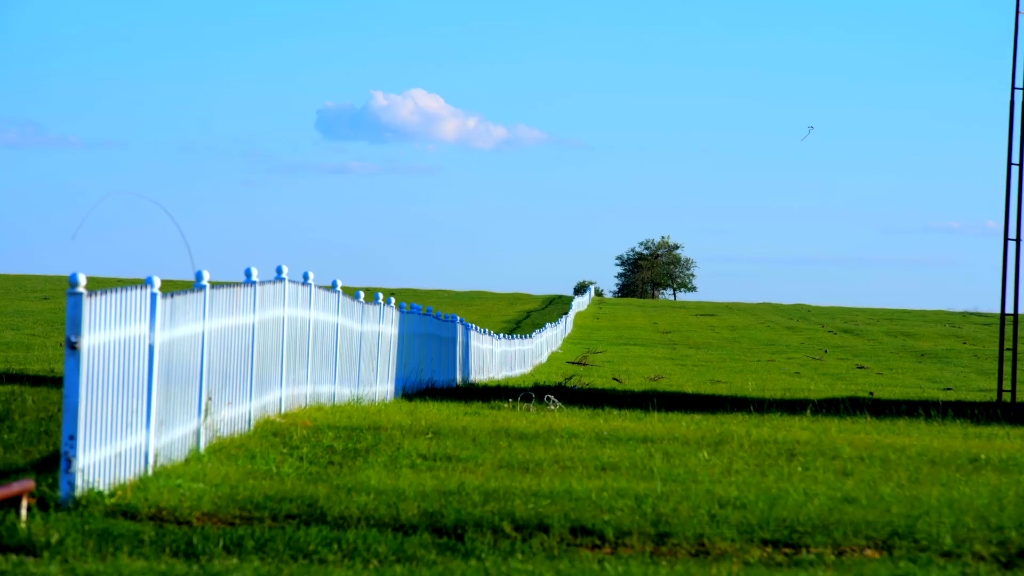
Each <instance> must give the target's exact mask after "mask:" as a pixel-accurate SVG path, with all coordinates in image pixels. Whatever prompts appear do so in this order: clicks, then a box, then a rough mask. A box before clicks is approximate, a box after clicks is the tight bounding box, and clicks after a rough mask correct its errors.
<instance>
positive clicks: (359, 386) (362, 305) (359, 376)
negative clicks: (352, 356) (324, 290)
mask: <svg viewBox="0 0 1024 576" xmlns="http://www.w3.org/2000/svg"><path fill="white" fill-rule="evenodd" d="M363 297H364V294H363V291H362V290H356V301H357V302H359V352H358V353H357V354H356V366H357V367H356V398H358V399H359V401H360V402H362V400H363V321H364V320H366V302H364V301H363Z"/></svg>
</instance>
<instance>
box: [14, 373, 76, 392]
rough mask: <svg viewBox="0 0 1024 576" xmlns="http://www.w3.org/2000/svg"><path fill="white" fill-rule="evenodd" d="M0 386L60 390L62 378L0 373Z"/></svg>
mask: <svg viewBox="0 0 1024 576" xmlns="http://www.w3.org/2000/svg"><path fill="white" fill-rule="evenodd" d="M0 385H18V386H41V387H48V388H60V387H62V386H64V377H63V376H40V375H39V374H19V373H17V372H0Z"/></svg>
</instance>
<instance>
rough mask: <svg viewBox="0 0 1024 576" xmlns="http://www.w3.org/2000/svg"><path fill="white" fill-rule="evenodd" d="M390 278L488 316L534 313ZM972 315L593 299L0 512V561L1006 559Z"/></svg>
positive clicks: (1018, 515) (1021, 511) (967, 563)
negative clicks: (394, 397) (56, 505)
mask: <svg viewBox="0 0 1024 576" xmlns="http://www.w3.org/2000/svg"><path fill="white" fill-rule="evenodd" d="M29 280H31V278H29ZM20 281H23V280H21V279H18V278H13V279H12V278H11V277H6V278H5V277H0V282H7V284H0V307H4V306H6V307H7V308H6V309H7V310H14V309H17V311H18V314H20V316H18V318H19V319H18V322H20V323H22V324H25V325H33V324H34V323H35V324H38V326H39V327H38V328H35V329H34V330H35V331H36V332H35V333H36V336H33V337H37V338H38V340H37V341H38V342H40V343H45V342H48V341H49V340H48V338H50V337H51V336H52V334H50V333H49V332H47V330H51V329H48V328H44V327H45V325H47V323H46V321H44V320H43V318H44V317H45V316H46V315H47V314H52V315H55V316H54V317H55V318H58V321H57V322H56V326H57V328H58V329H59V328H60V320H59V319H60V318H61V312H60V308H61V307H62V299H61V298H60V297H59V296H58V297H57V298H56V299H53V298H51V300H46V301H43V300H41V297H39V298H38V300H39V301H38V302H35V303H34V304H32V306H33V308H32V309H31V310H27V309H26V306H27V305H25V306H22V305H12V304H10V303H9V302H5V301H4V300H5V299H10V298H11V296H10V295H11V293H12V291H18V290H15V288H16V287H17V284H18V282H20ZM58 288H59V287H58ZM382 291H383V292H385V294H388V291H384V290H382ZM395 292H396V297H398V295H397V292H400V291H395ZM413 296H414V297H408V298H406V299H408V300H416V301H418V302H420V303H423V304H432V303H435V302H440V298H441V297H444V298H450V299H451V300H449V301H448V302H451V303H450V304H446V303H438V304H437V305H438V306H439V307H441V309H442V310H445V309H446V307H447V306H451V308H452V311H454V312H456V313H460V310H467V311H466V312H462V314H464V315H465V316H466V317H469V318H470V319H471V320H473V321H475V322H477V323H479V324H481V325H484V326H487V322H505V323H506V324H504V325H505V326H515V325H516V324H517V323H519V324H520V325H523V324H524V323H526V322H528V321H529V318H530V317H531V316H534V317H537V316H541V315H543V314H548V313H553V311H554V310H553V308H552V305H551V304H549V301H550V297H528V296H525V295H494V294H490V295H487V294H480V295H472V294H471V293H446V294H442V293H438V299H437V300H430V299H427V298H419V296H418V295H415V294H414V295H413ZM460 298H464V299H465V300H464V301H463V300H460ZM503 298H504V299H507V300H508V302H509V304H508V305H507V306H503V305H502V304H501V302H502V299H503ZM529 298H533V300H529ZM514 302H519V304H515V303H514ZM474 303H475V304H474ZM473 306H478V308H476V309H474V308H473ZM488 306H490V308H489V309H488V308H487V307H488ZM513 306H518V308H517V310H518V314H519V317H518V318H516V317H514V315H513V314H512V313H511V312H510V309H511V308H512V307H513ZM0 312H3V309H0ZM489 314H493V315H494V317H495V318H496V319H490V318H486V316H488V315H489ZM474 315H475V316H474ZM11 318H12V315H10V314H0V356H2V357H4V358H7V355H6V351H7V350H8V348H7V347H8V346H11V347H16V346H18V345H19V344H17V343H15V344H11V342H15V341H17V342H20V341H21V340H22V338H19V337H17V336H13V337H12V336H10V334H11V333H13V332H15V331H23V332H24V330H25V329H24V328H22V327H19V326H14V325H12V322H14V321H15V320H12V319H11ZM37 319H38V321H36V320H37ZM994 322H995V318H994V317H993V316H991V315H979V314H961V313H952V312H920V311H904V310H863V309H847V308H820V307H809V306H779V305H771V304H757V305H742V304H720V303H718V304H716V303H695V302H638V301H628V300H622V301H619V300H604V299H601V300H597V301H595V303H594V304H593V305H592V307H591V309H589V310H588V311H586V312H584V313H582V314H580V315H578V316H577V320H576V329H575V331H574V333H573V334H572V335H571V336H570V337H569V338H568V339H567V340H566V342H565V343H564V344H563V349H562V350H561V351H560V352H558V353H556V354H554V355H553V356H552V357H551V359H550V360H549V361H548V362H547V363H546V364H545V365H543V366H541V367H539V368H538V369H536V370H535V371H533V372H532V373H531V374H528V375H526V376H523V377H520V378H517V379H513V380H506V381H502V382H495V383H483V384H482V385H477V386H466V387H462V388H459V389H455V390H444V391H434V392H432V393H429V394H424V395H422V396H419V397H416V398H411V399H406V400H401V401H397V402H393V403H391V404H388V405H378V406H339V407H330V408H311V409H308V410H303V411H299V412H294V413H290V414H287V415H285V416H283V417H281V418H279V419H271V420H267V421H264V422H263V423H261V424H260V425H258V426H257V429H256V430H255V431H254V432H253V433H251V434H249V435H246V436H244V437H238V438H234V439H230V440H226V441H222V442H218V443H216V444H214V445H213V446H211V447H210V449H209V450H208V451H207V452H206V453H204V454H202V455H197V456H195V457H193V458H190V459H189V460H187V461H186V462H183V463H181V464H178V465H175V466H170V467H167V468H164V469H161V470H159V471H158V472H157V473H156V474H154V475H153V476H151V477H148V478H144V479H141V480H139V481H137V482H134V483H132V485H131V486H125V487H122V488H121V489H120V490H117V491H115V492H114V493H112V494H106V495H91V496H89V497H87V498H84V499H82V501H81V502H80V503H79V505H78V506H77V507H76V508H75V509H73V510H54V509H52V500H51V499H50V498H51V496H52V494H50V493H48V492H47V491H46V490H44V491H43V496H44V498H43V500H42V501H41V502H40V503H39V505H40V508H41V509H42V511H41V512H37V511H36V510H33V513H32V520H31V521H30V523H29V527H28V530H27V531H22V530H21V529H19V528H18V527H17V525H16V522H15V520H14V515H13V511H10V510H0V571H3V570H5V569H6V570H9V571H12V572H36V571H38V572H40V573H42V572H53V571H66V572H76V573H77V572H82V573H89V572H95V573H112V572H113V573H116V572H147V573H149V572H153V573H195V572H194V571H195V570H198V569H199V566H200V564H199V563H202V570H203V571H204V572H208V573H235V572H239V571H240V572H244V573H254V574H262V573H273V574H278V573H301V574H306V573H308V574H320V573H333V572H334V571H352V572H361V571H371V570H378V569H380V570H383V571H386V572H391V573H417V574H419V573H445V574H447V573H453V572H474V573H524V574H525V573H530V574H533V573H555V572H562V573H566V572H572V573H577V572H584V571H595V572H596V571H599V572H602V573H630V574H632V573H638V574H655V573H658V574H660V573H681V572H682V573H691V572H692V573H707V572H709V571H723V572H726V571H727V572H730V573H732V572H734V571H736V570H738V571H741V572H748V573H760V572H769V571H777V570H783V571H789V572H794V573H816V572H830V571H843V572H845V571H850V572H857V573H917V572H926V573H951V574H952V573H957V574H960V573H964V572H974V573H990V572H1000V571H1003V570H1007V569H1008V570H1019V569H1020V568H1021V567H1024V498H1022V496H1024V494H1022V490H1024V487H1022V485H1021V483H1020V481H1019V480H1020V478H1021V477H1022V475H1024V451H1022V450H1021V446H1022V445H1024V442H1022V441H1024V430H1022V429H1021V428H1020V427H1019V426H1018V425H1017V424H1016V421H1015V420H1014V415H1013V414H1012V413H1010V412H1009V411H1006V410H1003V409H1000V408H999V407H995V406H993V405H992V403H991V402H989V400H991V398H992V396H993V393H992V391H991V389H992V386H993V381H994V374H993V372H994V370H993V364H994V360H995V352H996V351H995V345H994V341H995V336H996V334H995V329H994ZM50 324H52V322H50ZM494 325H495V326H497V325H499V324H494ZM494 329H496V330H497V328H494ZM51 332H52V330H51ZM57 336H58V338H59V331H58V332H57ZM826 349H827V350H828V352H827V353H826V352H825V350H826ZM20 350H21V352H20V354H21V356H20V358H22V360H21V361H22V362H23V363H24V364H25V366H18V365H14V364H10V365H9V366H10V367H9V368H7V370H8V371H9V373H12V374H30V375H31V374H42V375H45V374H46V372H45V370H44V368H45V366H46V365H45V363H43V361H42V360H35V359H36V358H44V357H47V356H46V355H47V354H50V352H43V351H42V346H41V345H40V346H28V347H27V348H20ZM58 357H59V356H58ZM40 366H42V367H44V368H39V367H40ZM858 366H863V368H859V367H858ZM33 370H35V371H34V372H33ZM23 379H24V378H23ZM28 380H29V381H26V382H23V383H21V384H7V385H0V394H6V395H7V396H6V398H8V399H16V398H18V397H19V396H18V395H21V396H20V397H21V398H24V399H28V400H29V401H30V402H20V403H19V404H18V408H17V409H13V410H12V409H10V408H8V406H10V405H11V404H10V403H9V402H7V401H5V400H4V398H0V450H3V452H0V472H2V471H3V470H4V468H3V467H2V466H7V468H6V470H7V471H8V473H10V472H12V471H13V469H12V468H11V466H12V465H13V464H10V463H11V462H14V461H15V460H17V458H16V457H15V458H14V459H13V460H12V456H11V455H15V456H17V455H18V454H21V455H22V456H21V458H22V460H25V461H30V460H31V457H28V456H25V454H26V452H25V451H26V449H27V448H26V447H28V448H33V447H34V448H33V449H35V450H36V453H38V454H43V455H44V456H43V459H42V464H39V463H38V462H37V463H36V464H35V466H36V467H37V469H38V470H39V471H40V472H42V473H43V474H44V475H45V474H46V473H48V472H47V470H48V469H47V468H46V467H45V455H46V454H49V453H50V452H52V451H53V450H55V448H56V443H55V441H56V439H55V437H54V438H52V439H51V438H48V437H47V436H46V434H29V433H25V432H17V431H16V430H17V429H18V426H22V429H28V428H31V427H32V426H35V425H36V424H35V423H46V422H57V421H59V407H58V408H56V409H54V407H53V405H54V402H56V401H59V389H57V388H54V387H53V386H52V383H50V384H47V382H48V381H46V380H39V381H32V380H31V379H28ZM947 388H951V390H947ZM872 393H873V396H872V395H871V394H872ZM531 395H532V396H531ZM545 395H551V396H554V397H555V398H556V399H557V400H558V401H560V402H561V404H562V407H561V408H558V409H548V408H547V405H546V404H545V402H544V396H545ZM531 398H533V400H532V402H531ZM4 410H8V411H7V412H4ZM11 422H21V423H22V424H20V425H18V424H15V425H12V424H11ZM40 426H42V427H45V424H40ZM12 430H15V432H14V433H12V432H11V431H12ZM18 434H20V436H19V435H18ZM2 458H7V460H3V459H2ZM3 462H7V464H2V463H3ZM29 464H30V465H29V466H28V468H29V469H30V470H28V471H29V472H31V469H32V466H33V465H31V462H29ZM44 480H45V478H44ZM4 554H6V556H4Z"/></svg>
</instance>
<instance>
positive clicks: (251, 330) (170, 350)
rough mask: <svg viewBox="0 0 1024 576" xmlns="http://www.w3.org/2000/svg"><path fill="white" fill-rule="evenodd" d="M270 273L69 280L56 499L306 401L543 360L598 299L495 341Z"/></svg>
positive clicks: (449, 380)
mask: <svg viewBox="0 0 1024 576" xmlns="http://www.w3.org/2000/svg"><path fill="white" fill-rule="evenodd" d="M287 273H288V269H287V267H285V266H278V268H277V277H276V278H275V279H274V280H273V281H269V282H260V281H259V280H258V278H257V272H256V270H255V269H254V268H249V269H247V270H246V271H245V274H246V280H245V282H244V283H242V284H226V285H217V286H211V285H210V283H209V277H210V276H209V274H208V273H207V272H206V271H200V272H199V273H197V274H196V285H195V288H193V289H191V290H185V291H181V292H171V293H166V294H164V293H161V292H160V279H159V278H156V277H150V278H147V279H146V284H145V285H142V286H131V287H126V288H115V289H111V290H100V291H96V292H87V291H86V290H85V284H86V278H85V276H84V275H82V274H78V273H75V274H72V275H71V276H70V278H69V284H70V289H69V290H68V302H67V326H66V345H65V359H64V421H63V430H62V446H61V455H62V463H61V474H60V490H61V498H62V500H63V501H68V500H70V499H71V498H73V497H74V496H75V495H77V494H81V493H82V492H83V491H86V490H92V489H98V490H108V489H110V488H112V487H114V486H117V485H119V484H122V483H125V482H127V481H129V480H131V479H132V478H137V477H139V476H141V475H143V474H149V473H151V472H152V471H153V469H154V467H156V466H159V465H162V464H168V463H172V462H178V461H180V460H183V459H184V458H185V457H186V456H188V454H190V453H191V452H192V451H193V450H199V451H202V450H203V449H204V448H205V447H206V446H207V445H208V444H209V443H210V442H212V441H214V440H216V439H217V438H221V437H225V436H231V435H235V434H239V433H242V432H245V431H247V430H250V429H252V427H253V425H254V424H255V423H256V422H257V421H259V420H260V419H263V418H266V417H268V416H273V415H276V414H281V413H284V412H287V411H289V410H294V409H298V408H302V407H305V406H310V405H314V404H337V403H342V402H381V401H387V400H391V399H393V398H395V397H397V396H401V395H402V394H403V393H410V392H416V391H418V390H422V389H424V388H427V387H444V386H455V385H458V384H460V383H463V382H480V381H486V380H493V379H497V378H506V377H510V376H515V375H518V374H523V373H526V372H528V371H530V370H531V369H532V368H533V367H534V366H536V365H538V364H540V363H541V362H544V361H545V360H546V359H547V357H548V355H549V354H551V352H552V351H554V350H556V349H557V348H558V347H559V346H560V345H561V343H562V340H563V339H564V338H565V337H566V335H568V334H569V332H570V331H571V330H572V326H573V318H574V317H575V315H576V313H577V312H579V311H581V310H583V309H585V308H586V307H587V305H588V304H589V303H590V301H591V299H592V298H593V290H592V289H591V290H590V291H588V292H587V293H586V294H585V295H583V296H579V297H576V298H575V299H574V300H573V302H572V306H571V308H570V310H569V312H568V313H567V314H566V315H565V316H562V317H561V318H560V319H559V320H558V321H557V322H553V323H550V324H548V325H547V326H545V327H544V328H542V329H541V330H538V331H536V332H534V333H533V334H531V335H529V336H519V335H507V334H495V333H494V332H491V331H488V330H484V329H482V328H480V327H478V326H475V325H473V324H470V323H467V322H465V321H463V320H462V319H461V318H459V317H458V316H456V315H454V314H443V313H442V312H440V311H434V310H432V309H431V308H430V307H427V308H426V310H424V309H423V307H422V306H419V305H417V304H412V305H410V306H406V305H405V304H404V303H403V304H402V305H401V306H400V307H397V308H396V307H395V301H394V298H389V299H388V300H387V302H384V301H383V297H382V294H381V293H379V292H378V293H377V295H376V301H374V302H365V301H363V293H362V292H357V293H356V297H355V298H351V297H349V296H347V295H345V294H343V293H342V291H341V283H340V282H339V281H337V280H335V281H334V282H333V284H332V288H324V287H320V286H316V285H314V284H313V274H312V273H310V272H305V273H303V281H302V282H301V283H299V282H294V281H291V280H289V279H288V277H287Z"/></svg>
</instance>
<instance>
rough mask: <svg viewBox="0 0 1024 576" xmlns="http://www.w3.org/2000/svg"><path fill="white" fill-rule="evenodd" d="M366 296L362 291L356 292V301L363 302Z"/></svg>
mask: <svg viewBox="0 0 1024 576" xmlns="http://www.w3.org/2000/svg"><path fill="white" fill-rule="evenodd" d="M364 296H366V294H364V293H363V291H362V290H356V300H358V301H360V302H362V301H363V297H364Z"/></svg>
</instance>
